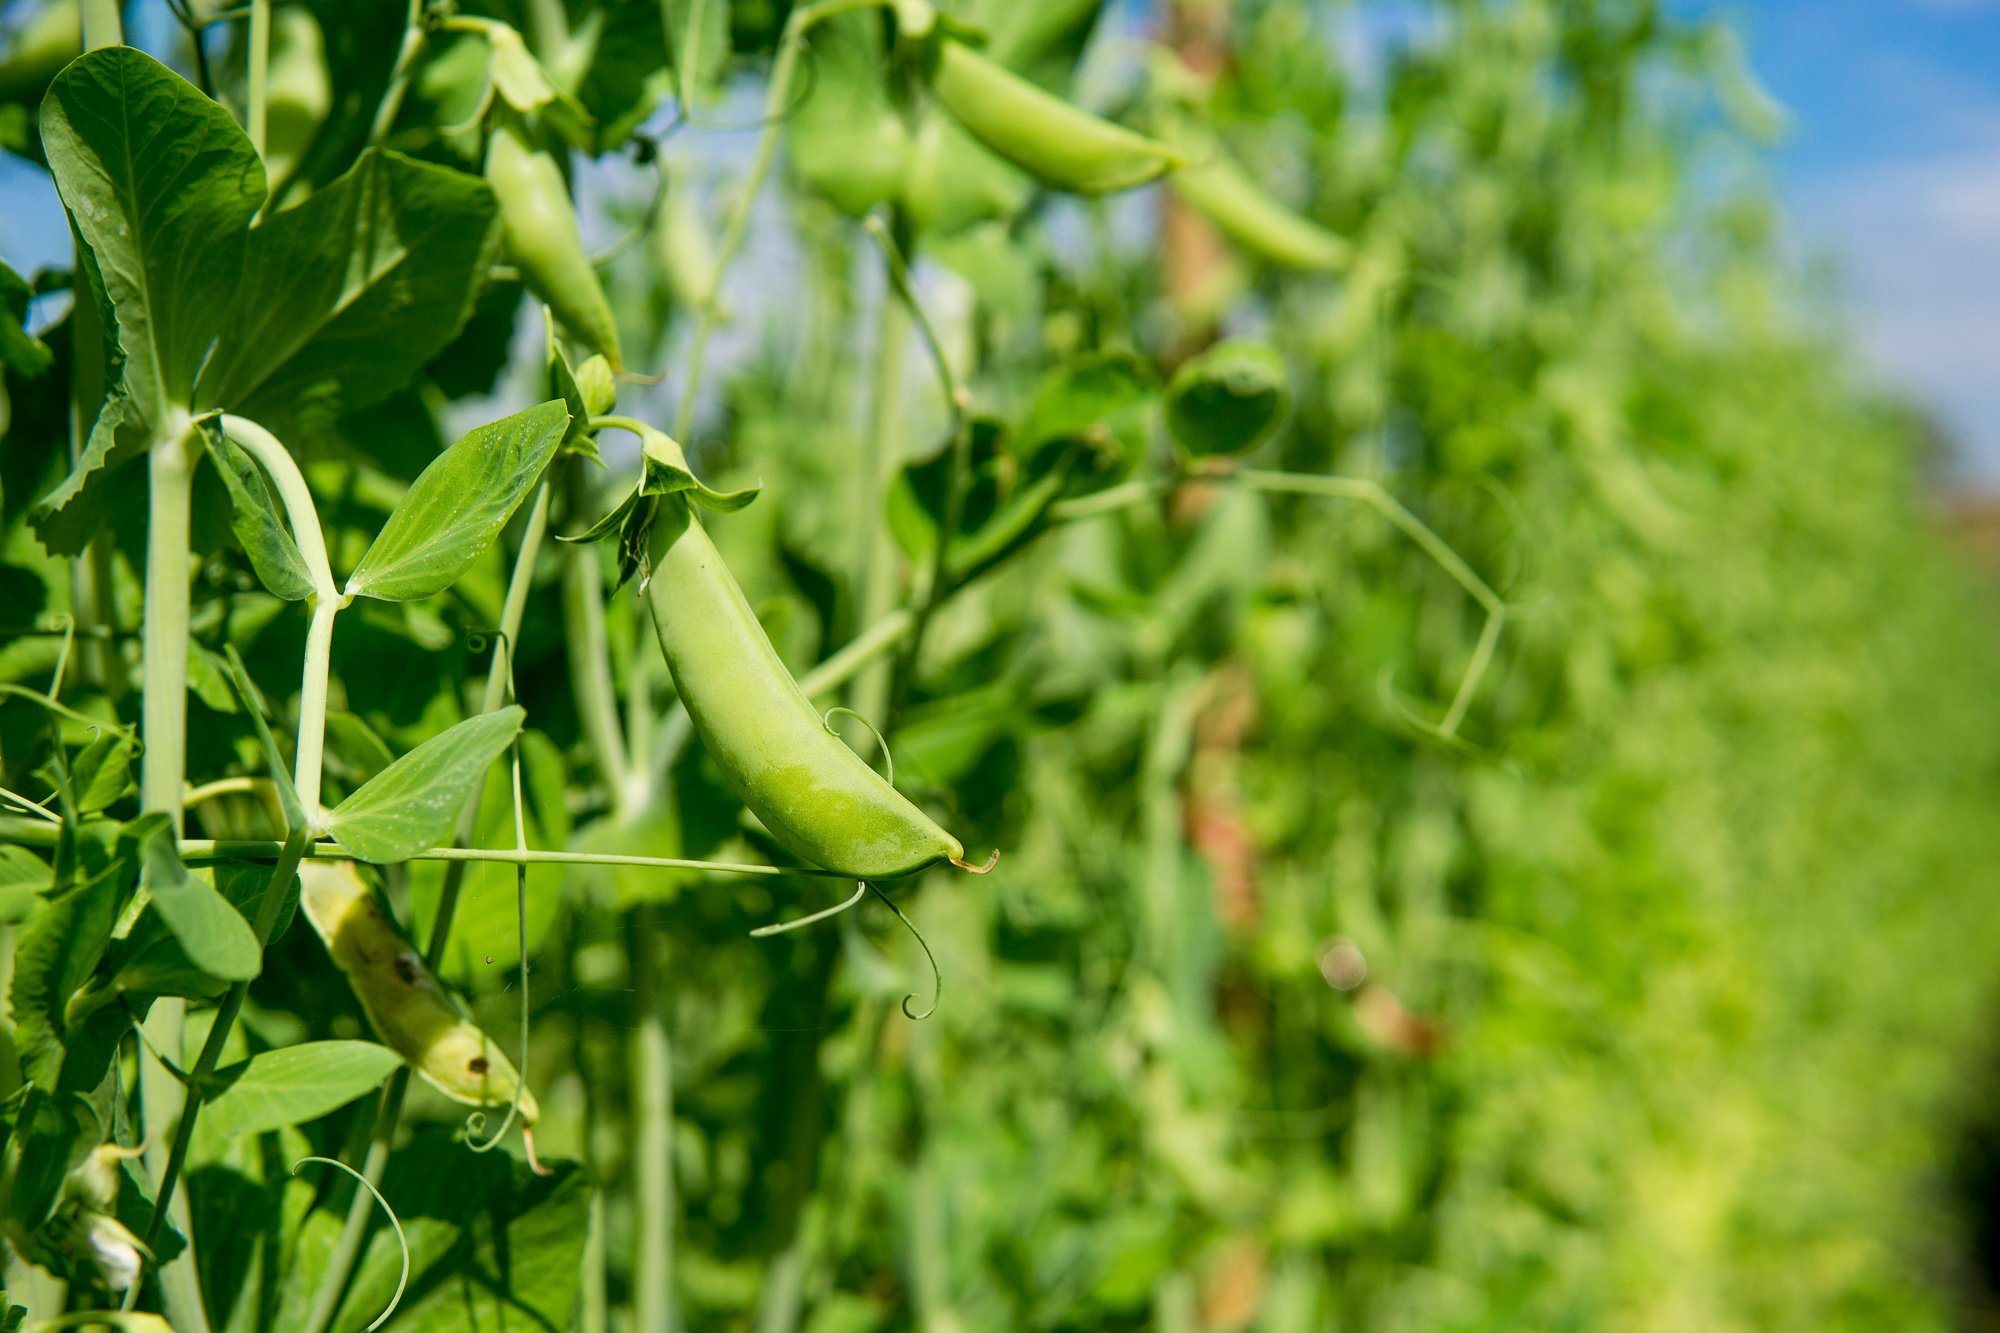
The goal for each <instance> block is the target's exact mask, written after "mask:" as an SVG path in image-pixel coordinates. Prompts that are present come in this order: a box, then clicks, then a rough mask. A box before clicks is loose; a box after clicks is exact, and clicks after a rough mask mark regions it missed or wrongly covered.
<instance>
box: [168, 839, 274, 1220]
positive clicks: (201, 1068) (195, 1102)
mask: <svg viewBox="0 0 2000 1333" xmlns="http://www.w3.org/2000/svg"><path fill="white" fill-rule="evenodd" d="M305 847H306V831H305V830H304V829H296V830H294V831H293V832H292V834H291V836H289V837H288V838H286V839H285V842H284V845H283V848H282V849H281V850H280V852H279V855H278V863H277V865H275V866H273V867H272V868H271V880H270V884H269V886H268V887H267V888H266V889H265V891H264V899H263V901H262V902H261V903H260V904H258V908H257V920H256V921H255V923H253V924H254V928H255V930H256V932H257V938H258V939H259V940H269V939H270V938H271V935H272V933H273V932H274V931H275V930H276V929H277V927H278V916H279V914H280V913H281V912H282V911H283V910H284V906H285V902H286V899H287V897H288V894H287V892H286V888H287V886H288V884H289V881H290V880H291V878H292V876H294V875H296V874H297V873H298V869H299V857H300V856H301V854H302V853H303V852H304V851H305ZM249 993H250V983H249V982H247V981H239V982H237V983H236V984H235V985H233V986H231V987H230V988H229V993H228V994H227V995H226V996H224V997H223V1001H222V1006H221V1007H220V1008H219V1009H218V1010H217V1011H216V1014H215V1021H214V1022H213V1023H212V1024H211V1025H210V1026H209V1029H208V1039H207V1040H206V1041H204V1042H203V1043H202V1046H201V1054H200V1055H199V1056H198V1057H197V1058H196V1060H195V1065H194V1071H193V1074H192V1075H191V1076H190V1078H189V1080H188V1086H187V1094H186V1102H185V1104H184V1105H183V1106H182V1107H181V1117H180V1122H179V1124H177V1125H176V1126H175V1127H174V1144H173V1148H172V1149H171V1150H170V1151H169V1153H168V1156H167V1164H166V1166H165V1167H164V1168H163V1169H162V1170H161V1173H160V1183H159V1189H158V1191H157V1192H156V1193H155V1194H154V1196H153V1213H152V1216H151V1218H150V1219H149V1220H148V1221H147V1223H146V1234H145V1236H144V1237H143V1238H142V1239H144V1240H145V1242H146V1246H147V1248H149V1249H150V1248H152V1245H153V1243H154V1241H155V1240H156V1239H157V1238H158V1237H159V1234H160V1224H161V1223H162V1222H164V1221H165V1220H166V1216H167V1209H168V1206H169V1205H170V1204H171V1202H172V1201H173V1198H174V1186H175V1185H176V1184H177V1183H178V1182H179V1180H180V1175H181V1169H182V1167H183V1165H184V1164H185V1163H186V1161H187V1153H188V1145H189V1144H191V1143H192V1142H193V1141H194V1127H195V1122H196V1119H197V1117H198V1116H199V1115H200V1114H201V1105H202V1101H203V1099H204V1098H205V1097H206V1096H207V1094H208V1080H209V1078H210V1076H211V1075H213V1074H214V1073H215V1066H216V1063H217V1061H219V1060H220V1059H221V1058H222V1048H223V1047H224V1045H226V1044H227V1043H228V1041H229V1033H230V1031H231V1029H233V1028H234V1027H235V1026H236V1019H237V1016H238V1015H239V1014H241V1013H242V1012H243V1000H244V997H245V996H247V995H248V994H249Z"/></svg>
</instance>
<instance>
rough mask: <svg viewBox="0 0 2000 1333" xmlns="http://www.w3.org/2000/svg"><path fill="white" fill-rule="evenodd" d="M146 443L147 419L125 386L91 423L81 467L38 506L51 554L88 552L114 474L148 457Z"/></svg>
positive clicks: (38, 528) (37, 523) (39, 526)
mask: <svg viewBox="0 0 2000 1333" xmlns="http://www.w3.org/2000/svg"><path fill="white" fill-rule="evenodd" d="M146 440H147V435H146V423H145V420H144V418H143V416H142V415H141V414H140V412H139V409H138V408H137V407H135V406H134V405H133V403H132V400H131V397H130V396H129V395H128V394H127V393H126V391H125V385H124V384H123V383H122V382H121V383H119V384H117V385H116V386H114V387H113V388H112V390H111V394H110V396H109V397H108V398H106V399H105V400H104V406H103V407H102V408H100V409H99V411H98V413H97V420H96V421H94V422H93V423H91V427H90V436H89V438H88V439H87V440H86V441H85V442H84V446H83V454H82V456H81V457H79V458H78V459H77V463H76V466H75V467H74V468H73V469H71V470H70V474H69V475H68V476H67V477H65V478H63V480H62V484H61V485H59V486H57V487H56V488H55V489H54V490H53V491H51V492H49V494H48V495H46V496H45V497H43V498H42V500H41V501H40V502H39V503H38V504H36V506H35V510H34V514H33V516H32V519H31V522H32V523H33V524H34V528H35V535H36V536H37V537H39V538H41V540H42V545H44V546H46V547H48V548H49V551H50V553H51V554H54V555H81V554H82V553H83V548H84V547H85V546H87V545H88V544H89V543H90V538H91V534H93V533H95V532H96V531H97V528H98V525H99V524H100V523H102V522H103V521H104V516H105V512H106V510H107V509H108V507H109V506H110V503H111V498H112V492H111V488H110V487H109V485H108V483H109V482H110V480H111V477H112V473H113V472H114V471H115V470H116V469H118V468H119V467H121V466H122V465H123V464H125V463H129V462H131V461H132V460H133V459H135V458H138V457H139V456H140V455H141V454H143V453H145V451H146Z"/></svg>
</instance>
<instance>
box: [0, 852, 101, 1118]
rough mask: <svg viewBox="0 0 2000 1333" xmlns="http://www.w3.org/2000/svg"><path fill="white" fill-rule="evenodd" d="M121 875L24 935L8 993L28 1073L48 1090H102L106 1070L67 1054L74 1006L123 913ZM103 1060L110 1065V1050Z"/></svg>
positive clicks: (76, 893) (68, 899) (84, 887)
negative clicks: (71, 1004)
mask: <svg viewBox="0 0 2000 1333" xmlns="http://www.w3.org/2000/svg"><path fill="white" fill-rule="evenodd" d="M122 869H123V867H122V866H121V867H118V868H117V869H114V870H107V871H106V872H104V873H102V874H99V875H97V876H94V877H93V878H91V879H89V880H86V881H85V882H84V883H82V884H79V885H77V886H76V887H75V888H73V889H71V890H70V891H69V892H67V893H65V894H63V895H62V896H61V897H59V898H56V899H55V900H53V901H52V902H49V903H47V904H46V905H44V906H43V908H42V910H41V911H40V912H38V913H37V914H36V915H35V918H34V920H32V921H30V922H29V923H28V926H27V928H26V929H25V930H23V931H22V932H21V936H20V939H19V941H18V942H17V943H16V945H15V952H14V980H13V983H12V986H11V988H10V990H9V992H8V999H9V1003H10V1004H11V1006H12V1011H13V1018H14V1041H15V1044H16V1045H17V1046H18V1047H19V1048H20V1052H21V1073H22V1075H23V1076H24V1077H25V1078H26V1079H27V1080H28V1081H29V1082H30V1083H34V1084H37V1085H39V1086H41V1087H43V1088H48V1089H55V1088H57V1087H61V1086H70V1087H76V1086H83V1087H86V1088H88V1087H95V1086H96V1083H97V1080H98V1079H99V1078H101V1077H102V1076H103V1072H104V1067H103V1065H102V1064H99V1063H98V1062H97V1061H96V1060H93V1059H91V1058H89V1053H87V1052H84V1051H81V1050H80V1051H78V1052H76V1053H75V1054H74V1055H72V1054H71V1053H70V1052H69V1050H68V1049H67V1045H66V1043H67V1041H68V1039H69V1038H70V1036H71V1033H70V1031H69V1020H68V1016H67V1009H68V1005H69V1000H70V997H71V996H72V995H74V994H75V993H76V992H77V991H78V990H79V989H81V988H82V987H83V985H84V983H85V982H87V981H88V980H89V979H90V974H91V973H92V972H94V971H95V970H96V969H97V964H98V961H99V960H100V959H102V958H103V957H104V951H105V948H106V947H107V946H108V945H109V944H110V942H111V926H112V923H113V921H114V920H115V919H116V917H117V912H118V879H119V873H118V871H119V870H122ZM99 1054H100V1055H101V1056H102V1058H103V1060H104V1061H106V1062H108V1061H109V1059H110V1049H109V1047H108V1046H107V1047H105V1048H104V1049H103V1050H102V1051H101V1052H99Z"/></svg>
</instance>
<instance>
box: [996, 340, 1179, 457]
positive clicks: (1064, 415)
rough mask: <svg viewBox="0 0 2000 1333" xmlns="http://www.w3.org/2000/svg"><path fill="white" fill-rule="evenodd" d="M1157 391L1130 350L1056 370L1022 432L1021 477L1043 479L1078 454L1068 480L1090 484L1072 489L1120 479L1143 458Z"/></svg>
mask: <svg viewBox="0 0 2000 1333" xmlns="http://www.w3.org/2000/svg"><path fill="white" fill-rule="evenodd" d="M1158 393H1159V380H1158V378H1157V377H1156V376H1155V375H1154V374H1153V368H1152V367H1151V366H1150V365H1148V364H1147V363H1146V362H1145V361H1144V360H1143V359H1141V358H1140V357H1138V356H1136V355H1134V354H1133V353H1131V352H1125V351H1101V352H1091V353H1087V354H1085V355H1083V356H1079V357H1077V358H1076V359H1074V360H1072V361H1068V362H1065V363H1064V364H1062V365H1059V366H1056V367H1055V368H1053V369H1051V370H1050V371H1049V372H1048V373H1047V374H1045V375H1043V376H1042V379H1041V382H1040V383H1038V384H1037V385H1036V386H1035V398H1034V402H1033V404H1032V405H1031V406H1030V407H1029V409H1028V418H1027V421H1026V423H1025V424H1024V425H1023V426H1022V428H1021V439H1022V446H1023V447H1022V451H1021V467H1022V471H1023V472H1025V473H1027V474H1028V475H1029V476H1039V475H1040V474H1041V473H1042V472H1044V471H1046V470H1047V469H1048V468H1049V467H1050V466H1052V465H1053V463H1054V462H1055V460H1056V458H1057V457H1058V456H1060V454H1061V453H1063V452H1064V451H1067V450H1072V449H1073V450H1075V451H1076V453H1077V458H1076V461H1075V465H1074V467H1073V469H1072V472H1071V476H1072V478H1074V479H1078V480H1081V481H1082V482H1084V483H1085V484H1084V485H1081V486H1073V487H1072V489H1073V490H1091V489H1098V488H1101V487H1103V486H1106V485H1109V484H1110V483H1112V482H1114V481H1117V480H1118V479H1119V478H1121V477H1123V476H1124V475H1125V474H1126V473H1128V472H1130V471H1131V469H1132V467H1133V465H1135V464H1136V463H1138V462H1139V460H1140V459H1142V458H1143V457H1144V456H1145V453H1146V439H1147V430H1148V426H1149V425H1150V423H1151V421H1152V410H1153V404H1154V402H1155V401H1156V400H1157V398H1158Z"/></svg>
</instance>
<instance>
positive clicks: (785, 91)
mask: <svg viewBox="0 0 2000 1333" xmlns="http://www.w3.org/2000/svg"><path fill="white" fill-rule="evenodd" d="M888 4H889V0H818V2H817V3H815V4H808V5H801V6H799V7H798V8H797V9H794V10H793V11H792V16H791V18H789V19H787V20H786V21H785V31H784V35H783V36H782V37H781V38H780V39H779V41H778V55H777V59H776V60H775V61H773V62H772V65H771V82H770V84H769V85H768V86H767V87H766V88H765V91H764V130H763V133H761V134H759V135H758V136H757V154H756V156H755V157H754V158H752V159H751V162H750V171H749V174H748V175H746V176H745V177H744V178H743V187H742V189H741V191H740V192H739V193H738V194H737V196H736V202H735V204H734V205H733V206H732V207H731V208H730V210H729V220H728V221H727V222H725V223H724V224H723V227H722V237H721V239H720V240H719V241H718V242H717V243H716V248H715V272H714V277H713V279H712V281H711V282H710V283H709V288H708V299H707V300H706V301H704V302H702V305H701V309H700V310H699V311H697V312H696V314H695V324H694V335H693V337H692V339H691V340H690V342H689V345H688V355H687V376H686V387H685V388H683V389H682V391H681V400H680V405H679V407H678V408H676V410H675V413H674V438H675V439H678V440H681V441H683V442H685V441H686V439H687V434H688V431H689V430H690V429H691V428H692V427H693V425H694V405H695V398H696V396H697V391H698V390H699V389H700V388H701V368H702V360H703V357H704V355H705V354H706V352H707V351H708V340H709V337H710V335H712V334H713V333H714V332H715V316H716V308H717V302H716V297H717V295H718V293H720V292H721V290H722V278H723V275H724V274H725V273H727V272H728V271H729V265H730V263H731V262H732V261H734V260H735V258H736V252H737V251H738V250H740V249H742V248H743V240H744V237H745V236H747V235H748V234H749V230H750V214H751V212H752V211H753V210H754V209H755V207H756V204H757V196H758V194H759V193H760V192H761V191H762V190H763V188H764V179H765V177H767V176H769V175H770V174H771V163H772V161H773V160H774V159H775V157H776V156H777V151H778V135H779V134H780V133H781V132H782V131H783V129H784V122H785V115H786V112H787V111H788V110H790V106H791V96H792V79H793V77H794V76H795V75H796V74H797V73H798V67H799V53H800V51H802V50H803V49H804V48H805V37H806V32H807V31H808V30H809V29H810V28H811V27H812V26H813V25H814V24H816V23H819V22H821V21H822V20H824V19H828V18H832V17H833V16H834V15H836V14H844V13H847V12H848V11H850V10H855V9H881V8H886V7H887V6H888Z"/></svg>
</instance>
